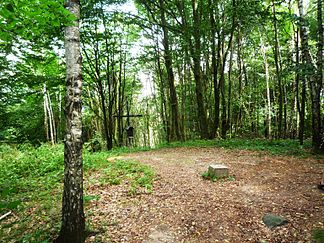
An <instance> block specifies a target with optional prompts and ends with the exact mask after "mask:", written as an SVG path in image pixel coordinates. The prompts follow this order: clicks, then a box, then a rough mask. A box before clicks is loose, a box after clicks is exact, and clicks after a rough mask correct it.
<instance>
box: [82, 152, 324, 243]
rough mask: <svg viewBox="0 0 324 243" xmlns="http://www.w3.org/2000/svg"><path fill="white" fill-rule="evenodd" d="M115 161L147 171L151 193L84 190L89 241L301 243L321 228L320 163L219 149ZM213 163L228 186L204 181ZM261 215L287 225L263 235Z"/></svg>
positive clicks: (323, 212) (148, 154)
mask: <svg viewBox="0 0 324 243" xmlns="http://www.w3.org/2000/svg"><path fill="white" fill-rule="evenodd" d="M116 159H123V160H136V161H139V162H141V163H144V164H147V165H149V166H151V167H153V169H154V171H155V173H156V179H155V181H154V188H153V192H152V193H147V192H145V190H143V191H142V192H140V193H137V194H135V195H130V194H129V191H128V190H127V189H126V186H127V185H116V186H100V185H96V184H94V185H91V186H90V185H88V188H87V193H88V194H91V195H97V196H98V200H93V201H90V202H89V203H88V204H87V207H86V212H87V215H86V216H87V220H88V221H89V222H90V224H91V225H92V228H93V230H94V231H96V234H94V235H93V236H90V237H89V238H88V239H87V242H98V241H99V242H150V243H151V242H156V243H157V242H306V241H310V240H311V239H312V232H313V230H314V229H323V228H324V194H323V193H321V192H320V191H319V190H318V189H317V187H316V184H317V183H318V182H319V181H320V178H321V172H322V171H323V170H324V161H323V160H318V159H313V158H296V157H290V156H273V155H269V154H267V153H265V152H253V151H245V150H227V149H222V148H172V149H170V148H169V149H160V150H153V151H148V152H137V153H131V154H126V155H123V156H122V157H118V158H116ZM109 160H110V161H113V158H110V159H109ZM212 163H221V164H224V165H227V166H228V167H229V169H230V177H229V179H224V180H218V181H216V182H212V181H210V180H205V179H203V178H202V176H201V174H202V173H203V172H205V171H206V170H207V169H208V166H209V165H210V164H212ZM100 176H101V175H100V172H97V173H95V174H92V175H91V176H90V179H91V178H95V177H100ZM234 178H235V179H234ZM267 213H272V214H276V215H280V216H282V217H284V218H286V219H287V220H288V221H289V223H288V224H286V225H284V226H280V227H277V228H274V229H269V228H267V226H266V225H265V224H264V223H263V222H262V218H263V216H264V215H265V214H267Z"/></svg>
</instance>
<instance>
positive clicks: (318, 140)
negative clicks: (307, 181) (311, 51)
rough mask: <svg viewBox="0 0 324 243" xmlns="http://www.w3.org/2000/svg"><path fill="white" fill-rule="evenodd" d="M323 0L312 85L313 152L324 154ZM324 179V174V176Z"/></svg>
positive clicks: (320, 3)
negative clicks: (323, 93) (323, 99)
mask: <svg viewBox="0 0 324 243" xmlns="http://www.w3.org/2000/svg"><path fill="white" fill-rule="evenodd" d="M322 7H323V5H322V0H317V25H318V26H317V74H316V79H315V80H314V82H312V83H311V91H312V98H313V100H312V114H313V116H312V121H313V150H314V151H317V152H324V144H323V130H322V129H323V128H322V124H321V91H322V86H323V15H322V14H323V10H322ZM323 178H324V174H323Z"/></svg>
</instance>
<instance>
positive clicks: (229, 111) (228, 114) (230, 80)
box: [226, 42, 234, 136]
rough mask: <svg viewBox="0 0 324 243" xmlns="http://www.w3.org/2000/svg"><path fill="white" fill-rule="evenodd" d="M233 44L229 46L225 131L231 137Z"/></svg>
mask: <svg viewBox="0 0 324 243" xmlns="http://www.w3.org/2000/svg"><path fill="white" fill-rule="evenodd" d="M233 46H234V45H233V42H232V45H231V54H230V61H229V62H230V63H229V70H228V97H227V122H226V126H227V130H228V129H230V136H232V119H231V116H232V67H233V53H234V48H233Z"/></svg>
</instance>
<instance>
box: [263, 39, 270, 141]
mask: <svg viewBox="0 0 324 243" xmlns="http://www.w3.org/2000/svg"><path fill="white" fill-rule="evenodd" d="M261 52H262V56H263V61H264V69H265V78H266V85H267V102H266V111H267V114H266V117H267V118H266V131H267V137H268V139H270V140H271V139H272V133H271V97H270V80H269V64H268V58H267V54H266V49H265V46H264V44H263V42H262V39H261Z"/></svg>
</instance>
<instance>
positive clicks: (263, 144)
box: [158, 138, 314, 157]
mask: <svg viewBox="0 0 324 243" xmlns="http://www.w3.org/2000/svg"><path fill="white" fill-rule="evenodd" d="M177 147H201V148H208V147H218V148H225V149H238V150H251V151H264V152H266V153H270V154H272V155H288V156H298V157H311V156H314V154H313V153H312V152H311V141H309V140H306V141H305V143H304V145H300V144H299V142H298V141H297V140H291V139H285V140H284V139H280V140H272V141H270V140H266V139H236V138H235V139H224V140H222V139H217V140H196V141H186V142H173V143H169V144H161V145H159V146H158V148H177Z"/></svg>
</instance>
